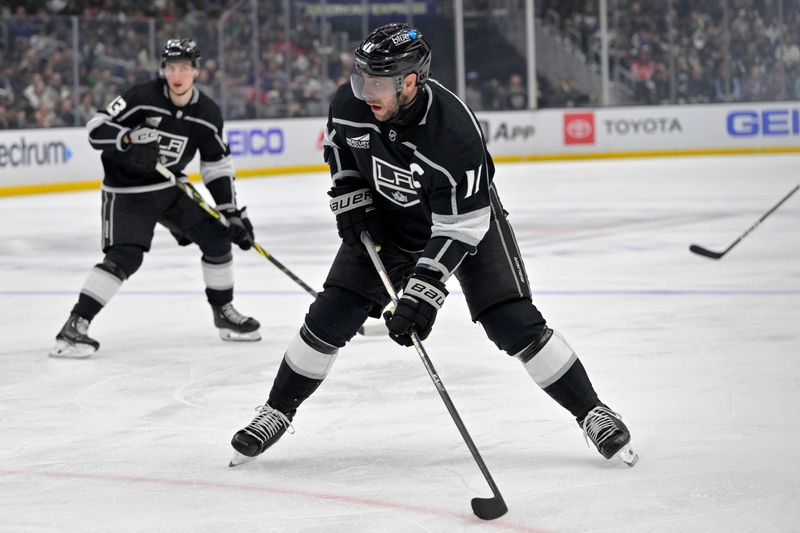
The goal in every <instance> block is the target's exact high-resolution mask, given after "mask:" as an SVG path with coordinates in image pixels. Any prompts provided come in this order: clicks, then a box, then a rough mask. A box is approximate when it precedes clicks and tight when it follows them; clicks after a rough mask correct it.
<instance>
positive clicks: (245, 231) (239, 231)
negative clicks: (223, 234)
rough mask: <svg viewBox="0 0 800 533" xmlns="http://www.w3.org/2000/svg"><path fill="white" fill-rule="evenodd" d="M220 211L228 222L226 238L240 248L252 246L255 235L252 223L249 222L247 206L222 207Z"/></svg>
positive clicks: (244, 248) (247, 248)
mask: <svg viewBox="0 0 800 533" xmlns="http://www.w3.org/2000/svg"><path fill="white" fill-rule="evenodd" d="M221 212H222V214H223V215H225V218H227V219H228V222H230V226H228V238H229V239H230V240H231V242H232V243H234V244H236V245H237V246H238V247H239V248H241V249H242V250H249V249H250V248H251V247H252V246H253V240H255V235H254V234H253V224H251V223H250V219H249V218H248V216H247V208H246V207H243V208H241V209H224V210H223V211H221Z"/></svg>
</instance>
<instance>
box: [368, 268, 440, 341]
mask: <svg viewBox="0 0 800 533" xmlns="http://www.w3.org/2000/svg"><path fill="white" fill-rule="evenodd" d="M447 294H448V293H447V289H445V287H444V283H442V282H441V281H438V280H436V279H433V278H431V277H428V276H426V275H424V274H414V275H413V276H412V277H411V279H409V280H408V284H406V290H405V291H403V296H402V298H400V301H399V302H398V303H397V308H396V309H395V310H394V313H391V312H390V311H386V312H385V313H384V314H383V318H384V319H385V320H386V327H388V328H389V337H391V338H392V340H393V341H394V342H396V343H397V344H400V345H401V346H412V345H413V344H414V343H413V342H412V341H411V332H412V331H416V332H417V335H419V338H420V340H424V339H426V338H427V337H428V335H430V333H431V328H432V327H433V321H434V320H436V313H437V312H438V311H439V309H441V308H442V304H444V299H445V297H446V296H447Z"/></svg>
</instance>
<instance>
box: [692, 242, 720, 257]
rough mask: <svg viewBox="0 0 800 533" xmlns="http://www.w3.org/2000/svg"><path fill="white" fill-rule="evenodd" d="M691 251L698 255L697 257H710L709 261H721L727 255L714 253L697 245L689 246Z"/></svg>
mask: <svg viewBox="0 0 800 533" xmlns="http://www.w3.org/2000/svg"><path fill="white" fill-rule="evenodd" d="M689 251H690V252H693V253H696V254H697V255H702V256H703V257H708V258H709V259H719V258H720V257H722V256H723V255H725V253H724V252H713V251H711V250H709V249H707V248H703V247H702V246H698V245H697V244H693V245H691V246H689Z"/></svg>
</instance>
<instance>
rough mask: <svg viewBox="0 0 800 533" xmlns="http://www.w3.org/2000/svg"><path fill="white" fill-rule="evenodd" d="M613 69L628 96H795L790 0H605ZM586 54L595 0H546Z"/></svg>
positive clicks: (637, 99)
mask: <svg viewBox="0 0 800 533" xmlns="http://www.w3.org/2000/svg"><path fill="white" fill-rule="evenodd" d="M609 6H610V8H611V9H612V13H611V14H610V15H609V29H610V32H611V41H612V42H611V46H610V48H611V62H612V69H616V68H618V69H619V73H618V74H616V75H615V79H616V80H620V81H621V82H622V83H626V85H627V87H628V88H629V91H630V92H631V99H632V103H638V104H665V103H677V104H686V103H688V104H693V103H713V102H745V101H768V100H797V99H800V47H798V43H800V3H798V2H797V1H796V0H722V1H721V0H672V1H671V2H667V1H659V2H652V1H645V0H610V1H609ZM542 8H543V9H545V10H551V11H552V12H554V13H557V15H558V17H557V20H558V21H559V24H560V29H561V31H562V32H564V34H566V35H571V36H573V37H574V38H575V40H577V42H578V44H579V46H580V47H581V48H582V50H583V52H584V53H585V54H586V56H587V57H590V58H591V57H593V56H594V55H595V51H596V50H597V48H598V46H599V44H598V43H599V39H600V35H599V32H600V19H599V15H598V13H597V9H596V8H597V0H544V1H543V2H542Z"/></svg>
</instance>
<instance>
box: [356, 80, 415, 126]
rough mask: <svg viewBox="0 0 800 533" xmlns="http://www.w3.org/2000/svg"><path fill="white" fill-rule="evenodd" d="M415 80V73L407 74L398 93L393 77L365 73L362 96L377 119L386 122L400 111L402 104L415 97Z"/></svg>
mask: <svg viewBox="0 0 800 533" xmlns="http://www.w3.org/2000/svg"><path fill="white" fill-rule="evenodd" d="M415 80H416V76H415V75H412V74H410V75H408V76H406V78H405V80H403V87H402V89H401V91H400V94H399V95H398V94H397V92H396V90H395V86H394V79H393V78H391V77H381V76H368V75H363V89H362V90H361V96H360V97H361V99H362V100H364V101H365V102H366V103H367V105H368V106H369V108H370V110H371V111H372V114H373V115H375V120H377V121H379V122H385V121H387V120H389V119H391V118H392V117H394V116H395V115H396V114H397V113H398V112H399V111H400V106H402V105H405V104H406V103H408V102H410V101H411V99H412V98H413V97H414V94H415V93H416V84H415ZM356 96H359V95H356Z"/></svg>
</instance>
